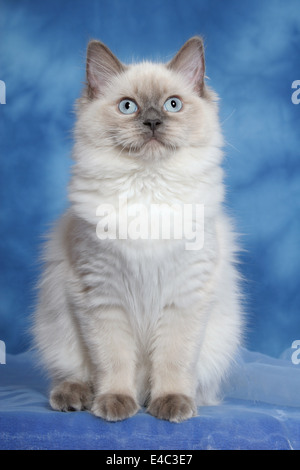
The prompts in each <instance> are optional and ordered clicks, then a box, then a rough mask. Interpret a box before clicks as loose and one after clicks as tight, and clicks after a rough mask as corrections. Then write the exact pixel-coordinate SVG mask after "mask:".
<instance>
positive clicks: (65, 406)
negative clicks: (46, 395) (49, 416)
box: [50, 381, 93, 411]
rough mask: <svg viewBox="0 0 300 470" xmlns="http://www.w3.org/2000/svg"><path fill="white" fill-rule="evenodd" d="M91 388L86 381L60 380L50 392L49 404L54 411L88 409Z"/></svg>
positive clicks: (90, 399)
mask: <svg viewBox="0 0 300 470" xmlns="http://www.w3.org/2000/svg"><path fill="white" fill-rule="evenodd" d="M92 400H93V393H92V388H91V386H90V385H89V384H87V383H84V382H82V383H80V382H68V381H65V382H62V383H60V384H59V385H57V386H56V387H54V388H53V390H52V391H51V393H50V405H51V407H52V408H53V409H54V410H56V411H80V410H87V409H90V407H91V404H92Z"/></svg>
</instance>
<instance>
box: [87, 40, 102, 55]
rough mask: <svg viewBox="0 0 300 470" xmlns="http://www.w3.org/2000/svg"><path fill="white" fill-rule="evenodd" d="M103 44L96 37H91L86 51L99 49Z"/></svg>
mask: <svg viewBox="0 0 300 470" xmlns="http://www.w3.org/2000/svg"><path fill="white" fill-rule="evenodd" d="M103 46H104V44H103V43H102V42H100V41H98V40H97V39H91V40H90V41H89V43H88V45H87V53H90V52H91V51H93V50H97V49H98V50H99V49H101V48H102V47H103Z"/></svg>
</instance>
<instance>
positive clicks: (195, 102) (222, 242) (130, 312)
mask: <svg viewBox="0 0 300 470" xmlns="http://www.w3.org/2000/svg"><path fill="white" fill-rule="evenodd" d="M86 70H87V85H86V88H85V90H84V92H83V96H82V97H81V98H80V99H79V100H78V103H77V117H78V119H77V124H76V129H75V145H74V151H73V158H74V160H75V164H74V166H73V174H72V179H71V183H70V188H69V197H70V202H71V204H70V208H69V210H68V211H67V212H66V213H65V214H64V215H63V217H62V218H61V219H60V221H59V222H58V223H57V224H56V226H55V229H54V230H53V233H52V234H51V235H50V237H49V241H48V243H47V246H46V247H45V253H44V260H45V268H44V273H43V276H42V279H41V282H40V295H39V303H38V308H37V311H36V315H35V318H34V335H35V339H36V344H37V346H38V348H39V350H40V353H41V358H42V360H43V362H44V364H45V366H46V368H47V369H48V371H49V373H50V375H51V377H52V379H53V387H52V390H51V394H50V404H51V406H52V408H53V409H55V410H61V411H68V410H82V409H89V410H90V411H91V412H92V413H93V414H94V415H96V416H100V417H102V418H104V419H106V420H109V421H118V420H122V419H125V418H128V417H130V416H132V415H134V414H135V413H136V412H137V411H138V410H139V407H140V406H146V407H147V411H148V413H150V414H151V415H153V416H156V417H157V418H161V419H166V420H170V421H173V422H180V421H182V420H185V419H188V418H191V417H192V416H195V414H196V412H197V406H198V405H211V404H216V403H218V400H219V398H220V386H221V384H222V382H223V379H224V378H225V377H226V376H227V375H228V371H229V368H230V364H231V363H232V361H233V359H234V355H235V353H236V351H237V347H238V346H239V344H240V341H241V337H242V326H243V317H242V312H241V308H240V294H239V286H238V284H239V282H238V281H239V276H238V273H237V271H236V269H235V254H236V245H235V236H234V234H233V231H232V228H231V223H230V221H229V219H228V217H227V216H226V214H225V213H224V209H223V207H222V203H223V198H224V186H223V172H222V169H221V167H220V163H221V160H222V150H221V147H222V145H223V139H222V135H221V131H220V126H219V120H218V107H217V104H216V101H217V97H216V95H215V94H214V93H213V92H212V91H211V90H210V89H208V88H207V86H206V84H205V80H204V72H205V65H204V50H203V43H202V40H201V39H200V38H199V37H193V38H192V39H190V40H189V41H188V42H187V43H185V44H184V46H183V47H182V48H181V49H180V51H179V52H178V53H177V55H176V56H175V57H174V58H173V59H172V60H171V61H170V62H168V63H167V64H161V63H151V62H143V63H138V64H133V65H129V66H128V65H124V64H123V63H121V62H120V61H119V60H118V59H117V58H116V57H115V56H114V55H113V54H112V52H111V51H110V50H109V49H108V48H107V47H106V46H105V45H104V44H102V43H100V42H98V41H91V42H90V43H89V45H88V51H87V69H86ZM120 201H121V202H120ZM122 201H126V206H125V205H124V207H123V206H122ZM155 204H156V205H158V206H153V205H155ZM172 204H177V205H178V204H179V205H181V207H183V208H184V207H186V205H195V204H199V205H201V207H203V208H204V219H203V220H202V224H201V223H199V221H196V225H197V224H198V225H197V226H198V228H199V226H201V227H200V228H201V230H202V240H203V243H202V245H203V246H202V245H201V247H200V248H198V249H191V248H190V247H189V248H187V243H186V241H187V240H186V239H185V237H184V236H183V237H181V239H180V238H178V239H175V237H173V238H172V237H170V238H169V239H163V238H162V237H158V239H157V238H155V239H154V238H153V237H151V236H149V237H148V239H147V238H146V239H142V237H140V238H138V237H134V236H131V237H130V233H129V229H128V230H127V228H128V227H127V226H128V218H130V214H132V213H133V212H132V210H133V209H134V208H135V207H137V205H143V207H144V208H146V212H144V220H145V224H146V222H147V220H148V219H147V216H148V215H149V214H150V207H163V206H159V205H165V206H164V207H166V205H167V206H168V207H170V206H171V205H172ZM99 206H101V207H102V208H103V207H109V208H114V210H115V216H116V218H115V219H114V220H117V228H118V229H119V230H120V232H119V233H121V232H122V234H123V236H122V237H121V236H119V237H118V236H117V237H114V238H113V237H110V236H107V237H105V230H104V231H103V232H102V235H103V236H99V231H98V235H97V227H98V229H99V225H98V223H99V221H101V214H102V213H101V211H99V209H98V207H99ZM177 207H178V206H177ZM147 211H148V212H147ZM158 211H159V209H158ZM99 214H100V215H99ZM164 214H165V213H164V212H163V211H162V213H161V215H162V220H164V217H165V215H164ZM193 217H194V216H193ZM104 220H106V222H107V221H108V220H109V217H107V214H106V219H105V217H104V215H103V214H102V222H103V221H104ZM142 220H143V219H142ZM194 222H195V221H194ZM103 224H104V222H103ZM103 224H102V227H104V225H105V224H104V225H103ZM100 228H101V225H100ZM142 228H143V227H142ZM106 229H107V227H106ZM107 230H108V229H107ZM124 233H125V236H124ZM160 233H161V232H160ZM107 234H109V231H108V232H107ZM100 235H101V234H100ZM126 235H127V237H126ZM135 238H137V239H135Z"/></svg>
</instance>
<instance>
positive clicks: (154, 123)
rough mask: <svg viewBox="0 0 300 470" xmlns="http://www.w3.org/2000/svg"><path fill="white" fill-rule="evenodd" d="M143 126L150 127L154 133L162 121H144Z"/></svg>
mask: <svg viewBox="0 0 300 470" xmlns="http://www.w3.org/2000/svg"><path fill="white" fill-rule="evenodd" d="M143 124H144V125H145V126H148V127H150V129H151V130H152V132H154V131H155V130H156V129H157V128H158V126H159V125H160V124H161V120H160V119H146V121H144V122H143Z"/></svg>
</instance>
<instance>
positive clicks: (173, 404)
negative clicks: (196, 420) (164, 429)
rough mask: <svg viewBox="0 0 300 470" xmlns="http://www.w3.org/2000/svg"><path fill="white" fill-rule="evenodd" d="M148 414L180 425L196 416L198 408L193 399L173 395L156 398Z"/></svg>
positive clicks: (181, 395)
mask: <svg viewBox="0 0 300 470" xmlns="http://www.w3.org/2000/svg"><path fill="white" fill-rule="evenodd" d="M148 413H150V414H151V415H153V416H155V417H156V418H159V419H166V420H168V421H171V422H173V423H180V422H181V421H184V420H186V419H189V418H191V417H192V416H195V415H196V406H195V403H194V400H192V398H190V397H188V396H186V395H183V394H179V393H173V394H168V395H164V396H162V397H158V398H155V399H154V400H153V401H152V402H151V403H150V406H149V408H148Z"/></svg>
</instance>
